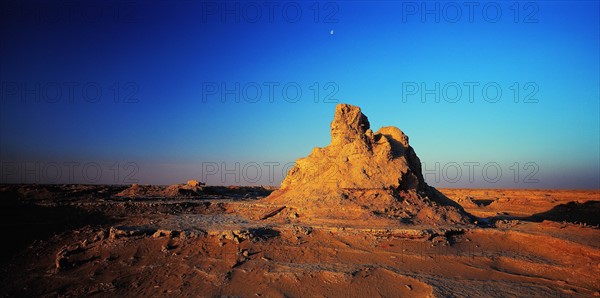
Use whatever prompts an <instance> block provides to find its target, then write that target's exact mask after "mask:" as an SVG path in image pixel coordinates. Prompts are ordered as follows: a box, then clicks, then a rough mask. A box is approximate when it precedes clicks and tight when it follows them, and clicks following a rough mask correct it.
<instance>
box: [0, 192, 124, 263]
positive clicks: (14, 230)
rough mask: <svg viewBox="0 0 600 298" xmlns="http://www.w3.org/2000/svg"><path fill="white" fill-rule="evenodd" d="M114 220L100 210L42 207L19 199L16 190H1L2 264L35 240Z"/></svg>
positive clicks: (63, 206) (0, 255) (0, 259)
mask: <svg viewBox="0 0 600 298" xmlns="http://www.w3.org/2000/svg"><path fill="white" fill-rule="evenodd" d="M113 222H114V220H113V219H111V218H109V217H107V216H105V215H104V214H103V213H101V212H96V211H86V210H83V209H80V208H77V207H73V206H68V205H62V206H61V205H55V206H40V205H37V204H35V203H33V202H27V201H25V200H23V199H20V198H19V194H18V193H17V192H15V191H3V192H0V229H1V230H2V232H3V238H4V239H5V240H6V242H5V243H4V244H3V245H2V246H3V247H2V251H3V252H2V254H0V264H4V263H6V262H7V261H9V260H10V259H11V258H13V257H14V256H15V254H17V253H18V252H20V251H22V250H23V249H25V248H26V247H28V246H29V245H31V244H32V243H33V241H34V240H46V239H49V238H50V237H52V236H53V235H55V234H60V233H63V232H66V231H69V230H73V229H77V228H80V227H83V226H86V225H104V224H110V223H113Z"/></svg>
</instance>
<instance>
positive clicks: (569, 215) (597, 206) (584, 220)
mask: <svg viewBox="0 0 600 298" xmlns="http://www.w3.org/2000/svg"><path fill="white" fill-rule="evenodd" d="M502 219H507V220H521V221H530V222H542V221H544V220H550V221H555V222H569V223H576V224H586V225H592V226H596V225H600V201H587V202H585V203H579V202H576V201H572V202H568V203H565V204H560V205H556V206H554V208H552V209H550V210H548V211H544V212H540V213H536V214H533V215H531V216H526V217H519V216H508V215H498V216H493V217H488V218H486V220H488V221H490V222H495V221H497V220H502Z"/></svg>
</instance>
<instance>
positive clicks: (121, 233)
mask: <svg viewBox="0 0 600 298" xmlns="http://www.w3.org/2000/svg"><path fill="white" fill-rule="evenodd" d="M155 232H156V229H153V228H149V227H142V226H116V227H111V228H110V231H109V236H108V238H109V239H117V238H126V237H134V236H149V235H153V234H154V233H155Z"/></svg>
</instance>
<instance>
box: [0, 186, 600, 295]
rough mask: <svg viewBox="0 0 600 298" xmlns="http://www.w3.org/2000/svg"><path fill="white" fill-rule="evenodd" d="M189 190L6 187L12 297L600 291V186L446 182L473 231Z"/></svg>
mask: <svg viewBox="0 0 600 298" xmlns="http://www.w3.org/2000/svg"><path fill="white" fill-rule="evenodd" d="M189 189H190V187H189V186H188V187H186V185H180V186H179V187H177V186H175V187H170V188H169V187H159V186H134V187H133V188H132V187H130V186H105V185H2V186H0V194H1V200H0V204H2V207H1V208H0V213H1V216H0V220H1V225H2V231H3V233H4V239H5V241H3V251H4V252H3V253H2V258H1V260H0V261H1V262H2V263H3V265H2V267H1V271H0V276H1V283H0V293H2V296H6V297H14V296H28V297H32V296H51V297H55V296H65V297H67V296H68V297H72V296H83V295H95V296H204V297H215V296H219V297H221V296H236V297H357V296H361V297H399V296H402V297H540V296H547V297H594V296H599V295H600V292H599V291H600V284H599V278H598V276H600V230H599V229H598V225H599V223H600V191H573V190H493V189H441V190H440V191H441V192H442V193H443V194H445V195H446V196H447V197H449V198H450V199H452V200H453V201H455V202H457V203H458V204H460V205H461V206H462V207H463V208H464V209H465V211H467V212H468V213H470V214H472V215H473V216H474V218H476V219H477V220H476V221H477V223H476V224H475V225H472V226H468V227H461V226H452V225H448V226H444V225H427V226H423V225H415V224H411V225H409V224H390V222H388V221H385V220H380V221H378V220H360V219H354V220H337V221H336V220H327V219H321V220H320V219H312V220H311V219H307V218H303V217H304V214H303V212H302V210H297V209H295V208H291V207H286V206H279V205H274V204H270V203H265V201H264V200H263V198H265V197H266V196H268V195H269V194H270V193H271V192H272V191H273V190H274V189H273V188H263V187H216V186H213V187H207V186H204V187H202V189H201V190H196V191H189ZM136 194H138V195H139V194H141V195H140V196H136ZM156 194H162V196H155V195H156Z"/></svg>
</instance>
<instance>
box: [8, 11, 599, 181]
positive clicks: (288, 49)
mask: <svg viewBox="0 0 600 298" xmlns="http://www.w3.org/2000/svg"><path fill="white" fill-rule="evenodd" d="M449 3H450V2H426V3H424V4H423V3H422V2H418V3H417V2H411V1H397V2H392V1H382V2H375V3H374V2H361V1H352V2H294V1H287V2H250V1H246V2H226V3H225V2H215V1H204V2H199V1H144V2H141V1H133V2H97V3H93V2H48V1H44V2H20V1H8V2H3V4H2V5H3V7H2V11H3V12H2V13H3V17H2V24H1V26H0V27H1V28H0V30H1V31H0V34H1V36H2V43H1V45H0V52H1V61H0V75H1V81H2V85H0V88H1V91H2V98H1V100H2V101H1V110H0V116H1V118H0V157H1V160H2V167H1V169H2V173H1V174H2V181H3V182H39V183H45V182H60V183H63V182H76V183H82V182H83V183H129V182H132V181H137V182H139V183H157V184H170V183H177V182H182V181H185V180H187V179H191V178H197V179H200V180H206V181H207V182H209V183H210V184H227V185H229V184H273V185H277V184H278V183H279V182H280V181H281V179H282V178H283V176H284V173H285V169H286V168H289V164H290V163H291V162H293V161H294V160H296V159H297V158H300V157H303V156H306V155H307V154H308V153H310V151H311V149H312V148H313V147H316V146H325V145H327V144H328V143H329V139H330V137H329V123H330V122H331V120H332V117H333V111H334V108H335V102H336V101H337V102H345V103H351V104H355V105H359V106H360V107H361V108H362V109H363V112H364V113H365V114H366V115H367V116H368V117H369V119H370V121H371V126H372V128H373V129H374V130H377V129H378V128H379V127H381V126H388V125H393V126H397V127H399V128H400V129H402V130H403V131H404V132H405V133H406V134H407V135H408V136H409V137H410V141H411V145H412V146H413V147H414V148H415V150H416V152H417V154H418V155H419V157H420V158H421V161H422V162H424V163H425V165H424V166H425V167H426V169H427V173H428V174H427V175H426V180H427V181H428V182H429V183H430V184H432V185H434V186H442V187H444V186H445V187H490V188H503V187H510V188H593V189H598V188H600V182H599V181H600V131H599V130H600V120H599V118H600V115H599V110H600V103H599V102H600V90H599V81H600V77H599V73H600V68H599V67H600V62H599V56H600V46H599V37H598V36H600V32H599V31H600V30H599V27H600V25H599V4H598V2H597V1H581V2H577V1H575V2H574V1H569V2H560V1H544V2H531V4H527V3H524V2H492V1H488V2H475V3H476V4H477V5H476V6H473V7H471V8H472V9H473V11H472V14H471V11H470V10H469V9H470V7H468V6H466V5H465V4H464V3H463V2H451V3H455V4H449ZM317 11H318V14H317ZM424 11H425V12H426V13H423V12H424ZM427 11H429V12H427ZM497 12H499V13H497ZM436 17H437V18H438V19H437V20H436ZM436 84H437V85H439V88H438V89H437V90H436ZM415 86H416V87H417V89H414V87H415ZM457 86H458V88H457ZM469 86H471V87H469ZM484 86H487V87H486V88H487V89H485V90H486V91H487V93H485V94H484V93H483V91H484ZM410 88H412V89H410ZM470 88H472V89H470ZM423 89H427V90H433V91H425V92H424V91H423ZM227 90H229V91H227ZM317 90H318V95H317V94H316V91H317ZM471 90H473V96H472V97H470V95H469V93H470V91H471ZM517 90H518V96H517V95H516V91H517ZM257 91H258V92H260V94H258V93H257ZM284 91H287V93H285V92H284ZM298 91H300V92H301V94H298V93H297V92H298ZM497 91H500V92H501V95H500V96H499V97H497ZM271 92H273V93H272V94H271ZM427 92H429V93H427ZM457 92H460V93H461V94H458V93H457ZM332 94H333V96H331V95H332ZM259 95H260V96H259ZM436 96H437V97H438V98H439V102H436V98H435V97H436ZM423 99H424V101H423ZM236 100H237V101H236ZM238 101H239V102H238ZM515 101H516V102H515ZM236 163H237V164H239V168H236ZM272 163H278V164H276V165H274V166H273V168H272V170H273V171H274V175H273V177H269V175H268V171H269V170H270V168H269V166H268V165H269V164H270V165H273V164H272ZM70 164H72V165H74V166H72V168H71V169H72V173H71V172H69V166H68V165H70ZM265 164H267V165H265ZM466 164H475V166H474V170H473V179H472V181H471V179H469V177H468V174H469V167H467V166H466ZM214 165H217V170H214V168H213V166H214ZM457 165H458V167H457ZM484 169H486V170H487V173H484V172H485V171H484ZM517 169H518V170H517ZM227 170H229V171H227ZM498 170H499V171H501V175H500V176H498V177H496V176H497V175H496V172H497V171H498ZM259 172H260V175H258V173H259ZM459 172H460V173H459ZM459 174H460V176H459ZM517 174H518V175H517ZM236 176H237V177H236ZM459 177H460V178H459ZM203 178H204V179H203Z"/></svg>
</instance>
